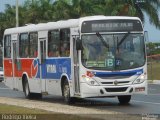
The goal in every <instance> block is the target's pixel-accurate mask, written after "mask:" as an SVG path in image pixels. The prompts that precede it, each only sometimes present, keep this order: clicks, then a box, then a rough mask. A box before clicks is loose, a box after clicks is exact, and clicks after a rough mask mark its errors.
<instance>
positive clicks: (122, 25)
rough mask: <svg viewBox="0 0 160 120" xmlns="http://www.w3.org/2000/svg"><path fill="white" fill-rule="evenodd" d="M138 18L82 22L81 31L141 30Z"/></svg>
mask: <svg viewBox="0 0 160 120" xmlns="http://www.w3.org/2000/svg"><path fill="white" fill-rule="evenodd" d="M142 30H143V29H142V25H141V22H140V21H138V20H96V21H85V22H83V23H82V31H81V32H82V33H90V32H126V31H142Z"/></svg>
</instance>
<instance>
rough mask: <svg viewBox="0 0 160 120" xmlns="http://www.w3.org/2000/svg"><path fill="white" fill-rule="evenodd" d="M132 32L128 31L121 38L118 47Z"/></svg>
mask: <svg viewBox="0 0 160 120" xmlns="http://www.w3.org/2000/svg"><path fill="white" fill-rule="evenodd" d="M129 34H130V32H128V33H126V34H125V35H124V36H123V38H122V39H121V40H120V42H119V43H118V44H117V47H119V46H120V45H121V44H122V43H123V42H124V40H125V39H126V38H127V37H128V35H129Z"/></svg>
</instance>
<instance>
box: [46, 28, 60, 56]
mask: <svg viewBox="0 0 160 120" xmlns="http://www.w3.org/2000/svg"><path fill="white" fill-rule="evenodd" d="M59 47H60V40H59V30H52V31H49V32H48V57H59V56H60V54H59Z"/></svg>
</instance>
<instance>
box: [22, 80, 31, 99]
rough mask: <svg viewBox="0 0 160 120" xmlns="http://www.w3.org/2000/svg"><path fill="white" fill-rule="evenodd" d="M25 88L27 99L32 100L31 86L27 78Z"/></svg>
mask: <svg viewBox="0 0 160 120" xmlns="http://www.w3.org/2000/svg"><path fill="white" fill-rule="evenodd" d="M23 88H24V94H25V97H26V98H28V99H30V98H31V93H30V89H29V84H28V80H27V78H25V81H24V87H23Z"/></svg>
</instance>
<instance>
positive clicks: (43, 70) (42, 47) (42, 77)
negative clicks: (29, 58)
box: [39, 38, 46, 93]
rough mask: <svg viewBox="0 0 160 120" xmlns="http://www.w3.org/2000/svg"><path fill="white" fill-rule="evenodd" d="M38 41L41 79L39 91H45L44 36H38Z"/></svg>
mask: <svg viewBox="0 0 160 120" xmlns="http://www.w3.org/2000/svg"><path fill="white" fill-rule="evenodd" d="M39 42H40V52H39V53H40V58H39V62H40V80H41V92H42V93H45V92H46V77H45V76H46V65H45V61H46V39H45V38H39Z"/></svg>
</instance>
